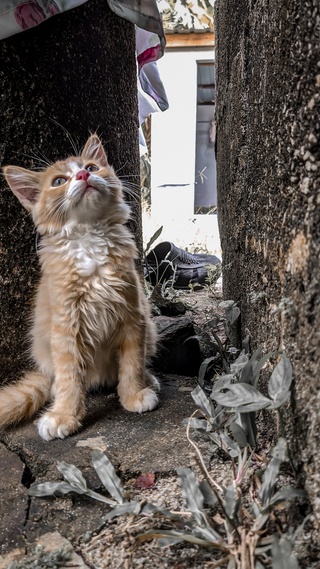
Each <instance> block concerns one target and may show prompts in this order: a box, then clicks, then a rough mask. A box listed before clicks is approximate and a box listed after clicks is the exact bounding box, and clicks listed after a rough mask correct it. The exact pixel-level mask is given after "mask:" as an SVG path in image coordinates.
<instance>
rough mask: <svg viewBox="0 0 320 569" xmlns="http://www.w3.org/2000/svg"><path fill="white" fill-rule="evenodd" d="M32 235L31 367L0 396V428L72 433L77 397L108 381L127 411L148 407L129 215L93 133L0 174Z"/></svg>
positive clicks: (152, 398) (147, 331)
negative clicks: (41, 163) (34, 422)
mask: <svg viewBox="0 0 320 569" xmlns="http://www.w3.org/2000/svg"><path fill="white" fill-rule="evenodd" d="M4 174H5V177H6V180H7V182H8V184H9V186H10V188H11V189H12V191H13V192H14V194H15V195H16V196H17V197H18V199H19V200H20V202H21V203H22V205H23V206H24V207H25V208H26V209H27V210H28V211H29V212H30V213H31V215H32V217H33V220H34V223H35V225H36V228H37V229H38V231H39V233H40V235H41V245H40V251H39V255H40V262H41V267H42V276H41V280H40V284H39V287H38V290H37V295H36V304H35V310H34V315H33V326H32V330H31V336H32V355H33V358H34V361H35V364H36V370H35V371H34V372H30V373H27V374H25V376H24V377H23V378H21V379H20V380H19V381H17V382H16V383H14V384H12V385H8V386H5V387H4V388H3V389H2V390H1V391H0V426H6V425H8V424H12V423H17V422H19V421H21V420H24V419H27V418H31V417H32V416H33V415H34V414H35V413H36V412H37V411H38V410H39V409H40V408H41V407H43V406H44V405H45V404H46V403H49V407H48V408H47V409H46V410H45V412H44V413H43V414H42V416H41V417H40V420H39V421H38V430H39V434H40V436H41V437H42V438H43V439H44V440H46V441H49V440H51V439H54V438H64V437H66V436H68V435H71V434H72V433H74V432H75V431H76V430H77V429H79V427H80V426H81V423H82V421H83V418H84V416H85V400H86V391H87V390H88V389H90V388H95V387H97V386H100V385H108V386H111V385H115V384H117V390H118V395H119V398H120V402H121V404H122V405H123V407H124V408H125V409H127V410H128V411H135V412H138V413H141V412H144V411H149V410H152V409H153V408H154V407H155V406H156V405H157V403H158V396H157V391H158V389H159V383H158V381H157V379H156V378H155V377H154V376H153V375H152V374H151V373H150V371H149V370H148V369H147V367H146V366H147V364H148V361H149V359H150V357H151V356H152V355H153V354H154V352H155V345H156V332H155V326H154V323H153V322H152V320H151V318H150V311H149V306H148V302H147V299H146V297H145V294H144V290H143V286H142V284H141V281H140V278H139V276H138V274H137V272H136V269H135V266H134V259H135V258H136V256H137V250H136V246H135V243H134V239H133V236H132V234H131V233H130V231H129V229H128V228H127V227H126V225H125V223H126V222H127V220H128V218H129V215H130V209H129V207H128V205H127V204H126V203H125V202H124V200H123V194H122V185H121V182H120V180H119V179H118V177H117V176H116V175H115V173H114V170H113V169H112V167H110V165H109V164H108V160H107V157H106V154H105V151H104V149H103V146H102V144H101V141H100V140H99V138H98V136H97V135H92V136H91V137H90V138H89V140H88V141H87V143H86V145H85V147H84V150H83V152H82V154H81V155H80V156H77V157H69V158H67V159H66V160H64V161H60V162H56V163H55V164H53V165H51V166H49V167H48V168H46V169H45V170H43V171H40V172H34V171H29V170H25V169H23V168H20V167H17V166H6V167H5V168H4Z"/></svg>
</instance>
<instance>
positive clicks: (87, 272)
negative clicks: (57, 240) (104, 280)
mask: <svg viewBox="0 0 320 569" xmlns="http://www.w3.org/2000/svg"><path fill="white" fill-rule="evenodd" d="M109 247H110V243H109V241H108V240H107V239H106V236H105V235H104V232H103V230H101V229H95V228H91V227H88V228H85V229H84V230H82V231H81V229H80V228H79V230H78V231H76V232H75V234H74V235H72V237H69V238H67V239H66V243H65V245H64V253H65V255H66V257H68V258H69V259H71V260H72V261H73V263H74V265H75V267H76V270H77V272H78V273H79V275H80V276H82V277H90V276H91V275H93V274H94V273H96V272H97V270H98V269H99V267H100V266H101V265H103V264H104V263H105V261H106V257H107V255H108V252H109Z"/></svg>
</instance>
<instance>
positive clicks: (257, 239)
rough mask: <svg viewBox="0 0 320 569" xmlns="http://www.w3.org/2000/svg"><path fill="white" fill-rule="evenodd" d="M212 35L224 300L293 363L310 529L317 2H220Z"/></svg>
mask: <svg viewBox="0 0 320 569" xmlns="http://www.w3.org/2000/svg"><path fill="white" fill-rule="evenodd" d="M216 30H217V62H218V87H217V90H218V94H217V133H218V135H217V136H218V144H217V168H218V189H219V221H220V231H221V243H222V251H223V259H224V294H225V296H226V297H228V298H232V299H234V300H236V301H238V302H239V305H240V307H241V313H242V333H244V331H245V330H246V329H248V330H249V332H250V334H251V336H252V339H253V342H254V344H255V345H263V346H264V348H265V350H266V351H267V350H270V349H271V350H272V349H283V348H284V349H285V350H286V353H287V355H288V356H289V357H290V359H291V362H292V364H293V367H294V374H295V382H294V393H293V397H292V401H291V410H290V413H288V417H287V428H288V429H289V431H290V437H291V447H292V449H293V456H294V458H295V459H296V460H297V462H300V464H301V466H302V471H303V473H304V476H305V479H306V487H307V489H308V492H309V496H310V499H311V503H312V504H313V507H314V513H315V515H316V518H317V520H318V522H319V520H320V502H319V492H320V453H319V448H320V412H319V395H318V393H319V387H320V294H319V293H320V291H319V258H320V231H319V227H320V201H319V187H320V186H319V183H320V179H319V168H320V149H319V139H320V120H319V110H320V108H319V107H320V67H319V65H320V63H319V62H320V50H319V37H320V8H319V2H318V0H308V1H305V0H292V1H291V2H289V3H288V2H286V1H285V0H281V1H280V2H279V1H278V0H277V1H276V0H261V1H260V2H255V1H253V0H251V1H250V2H246V1H242V2H238V0H218V2H217V4H216Z"/></svg>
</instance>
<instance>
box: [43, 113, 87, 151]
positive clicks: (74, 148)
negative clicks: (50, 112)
mask: <svg viewBox="0 0 320 569" xmlns="http://www.w3.org/2000/svg"><path fill="white" fill-rule="evenodd" d="M48 119H49V120H50V121H51V122H53V123H54V124H56V125H57V126H59V127H60V128H62V130H63V132H64V133H65V134H66V135H67V138H68V140H69V142H70V144H71V148H72V150H73V152H74V154H75V156H79V154H80V152H79V148H78V147H77V145H76V142H75V140H74V139H73V138H72V136H71V134H70V132H69V131H68V129H66V127H65V126H63V125H62V124H61V123H59V122H58V121H57V120H56V119H53V118H51V117H48Z"/></svg>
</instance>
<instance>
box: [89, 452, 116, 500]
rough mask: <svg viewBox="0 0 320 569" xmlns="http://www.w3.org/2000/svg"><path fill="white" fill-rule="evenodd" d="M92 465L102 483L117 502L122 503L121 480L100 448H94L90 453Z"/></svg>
mask: <svg viewBox="0 0 320 569" xmlns="http://www.w3.org/2000/svg"><path fill="white" fill-rule="evenodd" d="M91 458H92V465H93V467H94V469H95V471H96V473H97V474H98V476H99V478H100V480H101V482H102V484H103V485H104V487H105V488H106V489H107V490H108V492H109V494H110V496H112V497H113V498H114V499H115V500H116V501H117V502H118V503H119V504H122V503H123V500H124V490H123V488H122V484H121V480H120V478H119V477H118V476H117V474H116V471H115V469H114V467H113V464H112V463H111V462H110V460H109V458H108V457H107V456H106V455H105V454H104V453H103V452H101V451H100V450H97V449H96V450H94V451H93V452H92V454H91Z"/></svg>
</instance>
